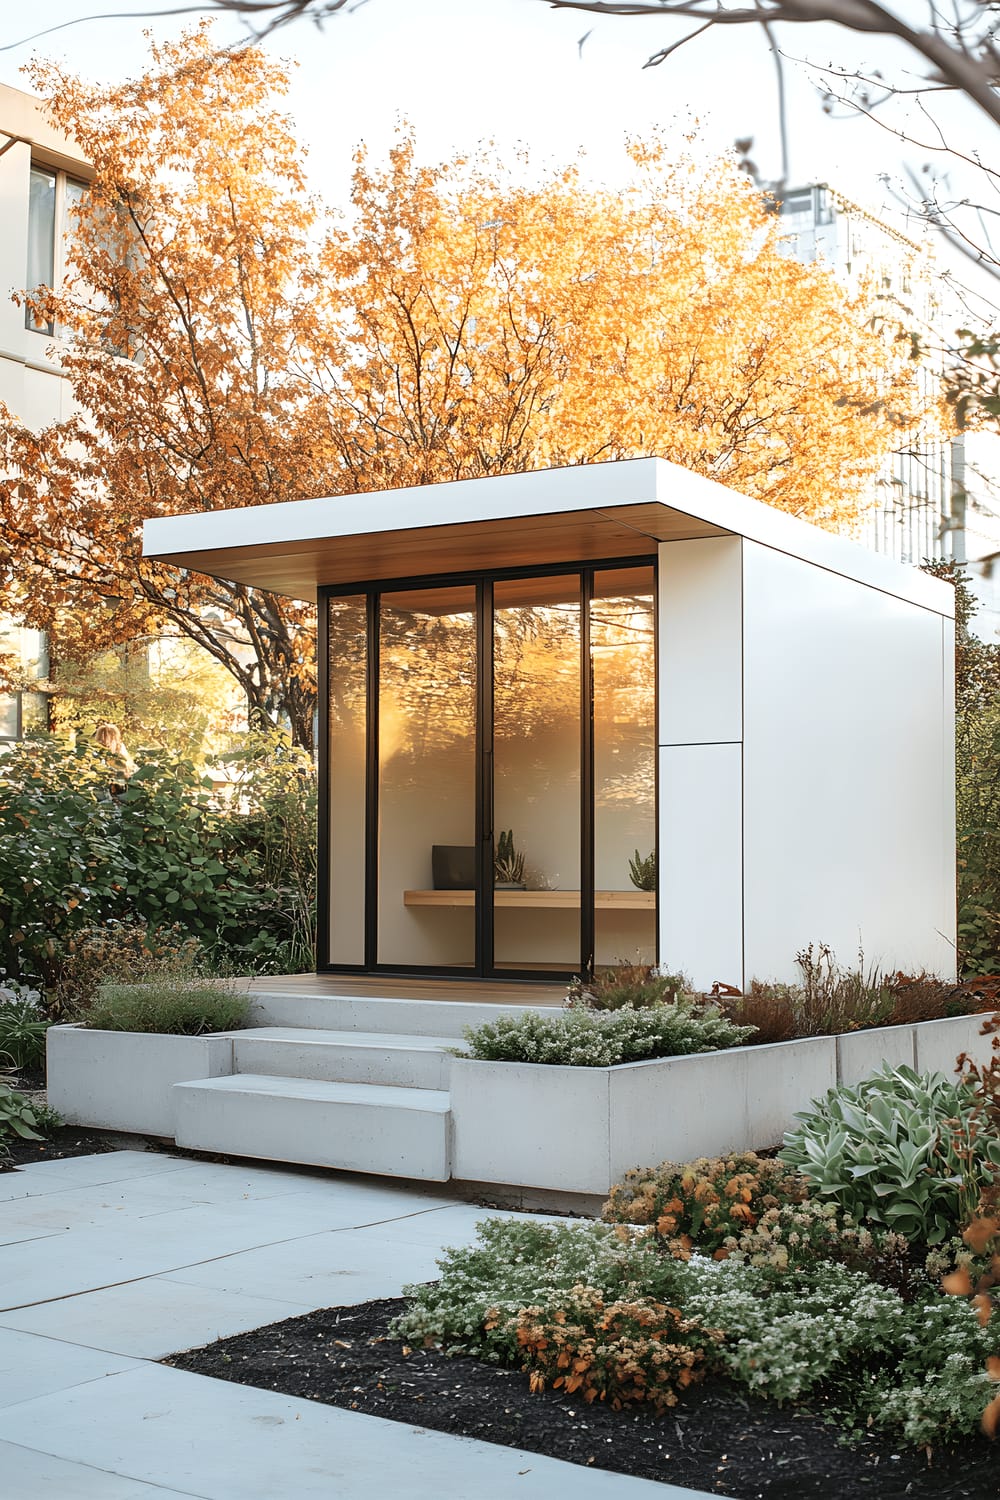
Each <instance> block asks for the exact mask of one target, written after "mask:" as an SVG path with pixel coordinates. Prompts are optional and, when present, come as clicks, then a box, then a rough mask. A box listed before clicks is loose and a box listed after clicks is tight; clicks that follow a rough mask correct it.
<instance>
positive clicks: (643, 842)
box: [319, 559, 657, 978]
mask: <svg viewBox="0 0 1000 1500" xmlns="http://www.w3.org/2000/svg"><path fill="white" fill-rule="evenodd" d="M321 603H322V607H321V610H320V620H321V626H320V660H321V697H322V702H323V713H324V719H325V722H324V724H323V725H322V726H321V727H322V731H323V732H322V733H321V815H320V816H321V824H320V870H321V892H320V950H319V967H320V968H321V969H335V970H338V971H339V970H361V971H383V972H386V971H387V972H393V973H399V972H414V973H440V974H455V975H461V974H466V975H473V974H474V975H477V976H482V977H506V978H512V977H538V976H545V975H551V976H553V977H555V976H558V975H566V974H572V973H577V972H580V971H581V969H584V968H587V967H588V966H589V965H590V963H591V962H594V961H596V962H597V963H598V964H602V963H611V962H614V961H616V960H618V959H627V960H634V959H637V958H638V959H642V960H643V961H645V962H652V961H654V960H655V957H656V925H657V924H656V894H655V889H653V888H652V875H651V871H652V869H653V868H654V866H655V847H656V839H655V828H656V714H655V571H654V567H653V565H652V563H651V562H646V563H637V562H635V561H633V560H631V559H629V560H628V561H626V562H622V563H618V564H616V563H613V562H609V563H607V564H599V565H589V566H586V567H579V566H578V567H574V568H566V569H559V570H556V569H553V570H550V571H545V572H542V571H540V570H533V571H528V570H525V571H524V572H520V573H516V574H515V573H513V572H505V573H503V574H499V573H498V574H495V575H479V576H477V577H461V578H453V579H439V578H438V579H427V580H401V581H400V582H399V583H398V584H397V583H392V584H380V585H377V586H370V587H366V588H364V589H360V588H359V589H357V590H355V591H353V592H347V591H332V590H330V591H326V593H325V597H324V598H323V600H322V601H321ZM643 885H645V886H646V889H642V888H641V887H642V886H643Z"/></svg>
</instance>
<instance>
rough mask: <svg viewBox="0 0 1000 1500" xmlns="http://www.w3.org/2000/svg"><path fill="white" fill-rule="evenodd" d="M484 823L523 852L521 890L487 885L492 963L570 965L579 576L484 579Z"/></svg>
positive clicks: (574, 908) (576, 859) (576, 934)
mask: <svg viewBox="0 0 1000 1500" xmlns="http://www.w3.org/2000/svg"><path fill="white" fill-rule="evenodd" d="M493 602H494V631H493V775H494V784H493V830H494V842H495V843H496V842H498V840H499V836H500V834H501V832H503V833H508V834H510V835H511V836H512V838H513V844H514V849H515V852H516V853H519V854H522V855H523V856H524V875H523V879H524V883H525V884H526V886H527V887H528V890H529V891H535V892H537V891H552V892H555V891H556V890H559V891H561V892H563V893H564V895H563V897H562V900H561V901H560V899H559V898H558V897H553V900H552V902H551V903H546V904H541V903H539V902H537V901H536V902H534V903H532V902H529V901H525V902H523V903H520V904H519V893H518V892H517V891H502V890H498V891H495V893H494V965H495V967H496V968H498V969H505V968H506V969H510V968H514V969H546V968H554V969H561V970H570V971H573V970H576V969H577V968H578V967H579V964H580V579H579V577H578V576H577V575H575V574H574V575H571V576H569V577H565V578H524V579H511V580H508V581H505V582H502V583H499V582H498V583H497V584H496V585H495V588H494V601H493Z"/></svg>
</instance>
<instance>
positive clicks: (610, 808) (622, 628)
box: [590, 567, 656, 964]
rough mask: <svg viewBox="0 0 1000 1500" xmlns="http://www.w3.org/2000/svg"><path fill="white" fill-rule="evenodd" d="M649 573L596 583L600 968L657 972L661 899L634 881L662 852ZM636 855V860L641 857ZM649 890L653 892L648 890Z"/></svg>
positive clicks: (627, 572) (630, 572)
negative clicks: (628, 966) (635, 965)
mask: <svg viewBox="0 0 1000 1500" xmlns="http://www.w3.org/2000/svg"><path fill="white" fill-rule="evenodd" d="M654 630H655V616H654V587H653V570H652V568H648V567H643V568H616V569H606V570H599V571H597V572H596V573H595V574H594V596H593V602H592V605H591V611H590V652H591V662H592V669H593V677H592V680H593V692H594V885H595V888H596V891H597V893H598V894H597V898H596V912H595V952H594V961H595V962H596V963H598V964H610V963H614V962H616V961H617V960H619V959H622V960H625V961H627V962H636V961H638V962H642V963H653V962H654V960H655V957H656V894H655V890H649V891H647V892H645V893H644V892H642V891H640V890H638V889H637V887H636V885H635V884H634V882H633V880H632V875H631V869H632V865H633V863H639V864H645V865H646V872H647V873H648V872H649V856H650V855H653V856H654V858H655V851H656V695H655V680H656V649H655V635H654ZM637 855H638V860H636V856H637ZM644 883H648V884H653V882H652V881H651V880H647V881H644Z"/></svg>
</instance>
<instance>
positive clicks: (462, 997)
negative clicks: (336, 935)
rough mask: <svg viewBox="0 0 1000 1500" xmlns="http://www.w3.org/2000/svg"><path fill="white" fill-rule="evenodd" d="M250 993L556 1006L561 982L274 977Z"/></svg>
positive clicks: (367, 976) (260, 981) (391, 976)
mask: <svg viewBox="0 0 1000 1500" xmlns="http://www.w3.org/2000/svg"><path fill="white" fill-rule="evenodd" d="M250 990H251V992H254V991H256V992H257V993H258V994H263V995H268V994H270V995H274V994H282V995H302V996H303V997H304V998H306V997H308V998H310V999H323V998H325V997H329V996H334V995H349V996H352V997H355V998H360V999H366V998H373V999H382V1000H439V1001H445V1002H447V1001H456V1000H457V1001H460V1002H461V1003H463V1004H465V1005H469V1004H474V1005H475V1004H478V1005H562V1003H563V1001H564V1000H565V998H566V985H565V984H564V983H561V982H560V983H554V984H545V983H535V982H532V981H525V982H515V981H504V980H501V979H464V978H455V979H451V978H449V979H430V978H428V979H421V978H415V977H413V976H410V975H398V974H388V975H380V974H274V975H269V976H267V977H265V978H263V979H253V980H251V981H250Z"/></svg>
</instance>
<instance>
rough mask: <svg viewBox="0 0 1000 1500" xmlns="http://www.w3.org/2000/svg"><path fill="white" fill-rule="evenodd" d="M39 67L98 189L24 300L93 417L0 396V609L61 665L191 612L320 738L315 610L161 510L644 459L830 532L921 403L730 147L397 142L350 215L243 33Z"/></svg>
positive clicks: (238, 672)
mask: <svg viewBox="0 0 1000 1500" xmlns="http://www.w3.org/2000/svg"><path fill="white" fill-rule="evenodd" d="M32 80H33V83H34V85H35V87H36V89H37V90H38V91H39V92H40V93H41V94H42V95H43V96H44V97H45V99H46V101H47V103H48V108H49V111H50V113H51V116H52V118H53V120H54V122H55V124H56V125H57V126H58V127H59V128H61V129H62V130H63V131H65V132H66V133H67V134H69V135H71V136H73V137H74V138H75V140H76V141H77V143H78V144H79V146H80V148H81V150H82V152H83V154H84V155H85V156H86V157H87V158H88V159H89V160H90V161H91V162H92V163H93V168H94V181H93V185H92V188H91V191H90V193H89V195H88V197H87V199H86V200H85V202H84V204H83V206H82V208H81V210H80V211H79V214H78V222H77V223H76V224H75V226H74V239H73V248H72V251H71V271H72V273H73V275H72V276H71V279H70V280H69V282H68V283H67V285H65V286H64V287H62V288H58V289H55V290H47V291H42V292H40V293H35V294H34V298H33V302H34V305H35V306H36V309H37V311H38V313H39V314H40V315H41V316H44V317H45V318H52V319H54V320H55V322H56V326H57V329H58V330H59V331H61V332H62V333H63V334H64V336H65V338H66V340H67V341H66V342H64V343H63V344H62V345H61V359H62V365H63V369H64V371H65V373H66V375H67V376H68V378H69V381H70V383H71V386H72V390H73V394H74V397H75V401H76V404H77V412H78V414H77V415H75V416H73V417H71V418H69V419H67V420H65V421H62V422H59V423H57V424H56V425H54V426H53V427H50V428H49V429H47V430H46V431H44V432H42V433H39V434H33V433H31V432H29V431H27V430H26V429H25V428H24V427H23V426H21V425H20V424H19V423H18V422H17V421H16V419H15V418H14V417H13V415H12V414H11V413H9V412H2V413H0V444H2V449H0V475H2V476H4V477H2V478H0V522H2V528H0V534H2V537H3V540H2V541H0V608H3V609H4V610H5V611H6V612H8V613H10V614H11V615H14V616H16V617H17V618H20V619H22V620H24V621H25V622H26V623H31V624H36V625H38V626H41V627H43V628H47V629H49V630H51V631H53V633H54V637H55V642H56V648H57V651H59V650H61V651H62V652H63V654H64V655H71V656H80V655H81V654H85V653H86V652H87V651H89V650H92V649H95V648H97V647H104V646H106V645H108V644H109V643H113V642H115V641H121V640H124V639H128V638H130V637H134V636H135V635H137V634H142V633H143V632H144V631H146V630H149V629H152V628H154V627H155V628H164V627H165V628H167V629H168V630H169V629H173V630H175V631H177V632H179V633H181V634H184V635H187V636H190V637H191V638H192V639H193V640H195V641H197V642H199V643H200V644H201V645H203V646H205V647H206V648H207V649H208V650H209V651H210V652H211V653H212V654H213V655H214V656H215V657H216V658H217V659H218V660H220V661H222V662H223V663H224V664H225V665H226V666H227V668H228V669H229V670H230V671H231V672H232V673H233V675H234V676H235V677H236V678H237V680H238V681H239V682H240V684H241V686H242V687H243V689H244V691H245V693H246V696H247V700H248V702H249V704H250V705H251V706H252V707H254V708H256V709H258V710H260V711H261V713H263V714H265V715H266V716H269V717H274V716H275V715H277V714H283V715H285V716H287V718H288V719H289V720H290V722H291V725H292V729H293V734H294V736H295V738H296V740H297V741H298V742H299V743H302V744H309V743H310V739H311V725H312V713H313V706H314V702H315V675H314V645H313V611H312V609H311V607H310V606H308V605H305V604H300V603H298V602H294V601H290V600H287V599H280V598H277V597H275V596H273V595H269V594H266V593H262V592H260V591H257V590H251V589H247V588H245V587H243V586H241V585H236V584H229V583H224V582H219V581H215V580H211V579H208V578H204V577H201V576H198V575H194V574H188V573H184V572H182V571H180V570H176V569H170V568H167V567H164V566H162V565H151V564H149V563H146V562H143V561H142V560H141V558H140V556H139V547H140V538H139V530H140V523H141V522H142V520H143V519H145V518H146V517H148V516H157V515H173V514H180V513H184V512H195V511H203V510H216V509H221V508H232V507H237V506H247V505H258V504H266V503H269V502H273V501H282V500H286V501H287V500H296V499H304V498H307V497H312V496H316V495H324V494H327V495H345V496H347V495H350V494H354V493H358V492H363V491H369V490H376V489H385V488H388V487H391V486H399V485H411V484H424V483H431V482H435V481H439V480H450V479H463V478H472V477H478V476H482V475H489V474H499V473H505V472H511V471H517V470H526V469H537V468H543V467H547V466H551V465H558V464H575V463H586V462H595V461H599V460H602V459H614V458H628V457H635V456H638V455H648V454H656V455H658V456H661V457H664V458H667V459H670V460H672V461H673V462H675V463H678V464H681V465H683V466H685V467H688V468H692V469H695V470H696V471H698V472H699V473H702V474H705V475H708V476H710V477H712V478H716V479H719V480H721V481H722V482H724V483H726V484H728V485H731V486H732V487H733V488H735V489H737V490H742V491H744V492H746V493H748V494H750V495H753V496H756V497H757V498H759V499H761V500H764V501H766V502H768V503H769V504H772V505H775V506H777V507H779V508H781V509H783V510H787V511H790V512H792V513H794V514H796V515H800V516H803V517H805V518H806V519H809V520H812V521H815V522H818V523H819V524H821V525H825V526H829V527H833V528H837V527H843V526H844V525H845V524H846V523H849V522H850V521H851V519H852V518H853V517H854V516H855V515H856V513H857V510H858V507H859V505H860V504H861V503H862V499H863V495H864V492H865V488H866V485H867V484H868V483H869V482H870V481H871V479H872V478H873V476H874V474H875V472H876V471H877V469H878V466H879V463H880V461H881V460H882V459H883V457H884V456H885V455H886V454H888V453H889V452H890V451H891V450H892V449H893V448H895V447H898V446H899V445H900V444H901V443H902V442H903V441H905V437H906V434H907V432H908V431H909V430H910V429H911V428H912V426H913V425H914V422H915V420H916V418H917V415H918V412H919V408H920V397H919V395H918V392H917V385H916V380H915V378H914V373H913V366H912V364H911V363H910V361H909V360H908V359H907V358H906V352H907V351H908V349H909V344H908V342H907V341H906V340H904V339H896V338H895V337H894V334H895V331H896V330H895V329H894V325H893V323H892V319H891V317H889V316H887V315H886V314H885V310H884V309H883V311H882V312H880V310H879V304H878V303H877V301H875V300H874V299H873V300H865V299H864V298H863V299H861V300H860V301H856V302H852V301H850V300H849V299H848V297H847V296H846V294H845V293H844V292H843V291H841V290H840V289H839V288H838V286H837V285H836V284H835V282H834V281H833V279H832V277H831V276H830V274H829V273H827V272H825V271H823V270H822V269H819V268H816V267H803V266H801V265H799V264H797V263H796V262H795V261H794V260H792V259H791V258H790V257H789V256H787V255H786V254H784V253H783V251H782V247H781V226H780V222H779V220H778V217H777V215H774V214H773V213H768V212H767V207H766V205H765V204H764V203H763V202H762V201H761V199H760V198H759V196H758V195H757V193H756V192H755V190H754V188H753V186H752V184H750V183H749V182H747V181H746V180H745V178H743V177H741V175H740V174H739V173H738V172H737V171H736V169H735V168H734V167H733V166H732V165H731V164H729V163H726V162H720V163H718V164H717V165H716V166H715V167H714V168H713V169H712V170H710V171H708V172H705V171H703V170H701V169H697V168H696V167H695V166H694V164H693V163H692V162H691V161H690V160H689V159H688V158H687V157H685V156H683V155H675V154H673V153H672V150H671V148H669V147H668V145H667V144H666V142H665V141H663V140H654V141H651V142H646V143H638V144H633V145H632V146H631V148H630V151H631V159H632V172H631V178H630V181H629V182H628V184H627V185H626V186H625V187H623V188H618V189H616V190H615V191H610V190H607V191H602V190H597V189H594V188H591V187H590V186H588V185H586V184H585V182H584V180H583V177H582V174H581V172H580V170H579V169H578V168H569V169H566V170H564V171H559V172H551V173H549V174H548V176H547V177H546V178H545V179H544V180H543V181H542V182H541V183H540V184H536V185H533V186H524V185H523V178H524V176H525V175H526V172H525V168H524V164H523V163H521V164H519V176H518V177H516V176H515V175H514V174H513V173H510V172H508V171H505V170H504V168H503V167H502V166H501V164H500V163H499V162H498V161H497V160H496V159H495V157H494V156H493V155H492V154H491V153H490V152H489V151H488V150H487V151H481V152H479V153H477V154H476V155H475V156H474V157H472V158H470V159H467V160H466V159H456V160H454V161H451V162H448V163H446V164H443V165H440V166H436V167H428V166H423V165H420V164H419V162H418V160H417V156H416V151H415V146H414V142H413V139H412V136H411V135H410V134H409V133H408V132H407V131H406V130H405V129H404V130H402V131H401V132H400V135H399V139H398V143H397V145H396V147H395V149H394V150H393V151H392V152H391V154H390V158H389V161H388V163H387V164H386V165H385V166H383V167H382V168H376V167H374V166H373V165H372V164H371V163H370V162H369V161H368V159H367V157H366V155H365V153H364V152H363V151H359V152H358V155H357V158H356V170H355V176H354V186H353V192H352V201H351V205H350V209H349V211H348V213H347V214H346V215H345V216H344V217H343V218H341V219H335V218H333V217H332V216H331V215H329V214H328V213H326V212H325V211H324V210H323V209H322V208H321V206H320V205H319V204H317V203H316V202H315V201H314V200H313V199H311V198H310V197H309V196H308V195H307V192H306V188H305V181H304V173H303V160H302V153H301V152H300V150H299V149H298V148H297V146H296V143H295V141H294V138H293V135H292V131H291V126H290V124H289V122H288V120H287V119H286V118H285V117H283V116H282V115H281V113H280V111H279V109H278V107H277V103H278V101H280V97H281V94H282V92H283V91H284V88H285V86H286V77H285V74H284V72H283V71H282V69H281V68H280V67H279V66H278V65H276V64H274V63H272V62H270V61H269V60H268V59H267V58H266V57H265V56H264V55H263V54H262V53H261V52H260V51H258V50H256V49H254V48H252V47H248V48H246V49H244V50H232V51H227V52H223V53H217V52H215V51H214V49H213V46H212V41H211V37H210V34H209V32H208V30H207V29H206V28H205V27H204V26H203V27H200V28H197V29H196V30H194V31H192V32H190V33H188V34H187V35H186V36H185V37H184V38H183V39H182V40H181V41H179V42H176V43H165V44H159V45H157V44H154V45H152V49H151V60H150V65H149V68H148V70H147V72H146V73H145V74H144V75H143V76H142V77H141V78H139V79H137V80H135V81H133V82H129V83H126V84H123V85H120V86H116V87H113V88H103V89H101V88H95V87H93V86H90V85H87V84H84V83H83V82H81V81H80V80H79V79H77V78H75V77H73V76H72V75H70V74H68V73H66V72H65V71H64V70H63V69H61V68H59V67H57V66H55V65H53V64H38V65H36V66H35V68H34V70H33V73H32Z"/></svg>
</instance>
